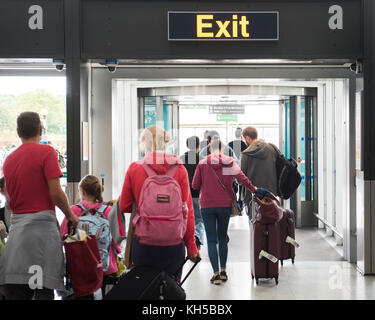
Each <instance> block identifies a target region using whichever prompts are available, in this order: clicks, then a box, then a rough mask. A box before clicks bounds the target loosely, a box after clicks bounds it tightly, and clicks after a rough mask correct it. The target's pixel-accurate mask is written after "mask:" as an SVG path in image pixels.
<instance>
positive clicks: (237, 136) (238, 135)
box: [234, 128, 242, 139]
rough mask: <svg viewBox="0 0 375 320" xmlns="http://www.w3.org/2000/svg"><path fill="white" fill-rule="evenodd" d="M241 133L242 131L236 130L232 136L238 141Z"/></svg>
mask: <svg viewBox="0 0 375 320" xmlns="http://www.w3.org/2000/svg"><path fill="white" fill-rule="evenodd" d="M241 133H242V129H241V128H237V129H236V131H235V132H234V135H235V137H236V138H237V139H240V138H241Z"/></svg>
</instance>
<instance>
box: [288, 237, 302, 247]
mask: <svg viewBox="0 0 375 320" xmlns="http://www.w3.org/2000/svg"><path fill="white" fill-rule="evenodd" d="M285 242H286V243H290V244H291V245H293V246H295V247H296V248H299V244H298V242H297V241H296V240H294V239H293V238H291V237H289V236H287V237H286V240H285Z"/></svg>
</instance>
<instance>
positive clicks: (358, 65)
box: [350, 60, 363, 74]
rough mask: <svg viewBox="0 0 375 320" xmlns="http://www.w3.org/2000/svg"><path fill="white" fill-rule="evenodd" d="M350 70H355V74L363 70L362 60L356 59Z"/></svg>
mask: <svg viewBox="0 0 375 320" xmlns="http://www.w3.org/2000/svg"><path fill="white" fill-rule="evenodd" d="M350 70H351V71H353V72H354V73H355V74H360V73H362V71H363V67H362V62H361V61H358V60H357V61H356V62H355V63H352V64H351V65H350Z"/></svg>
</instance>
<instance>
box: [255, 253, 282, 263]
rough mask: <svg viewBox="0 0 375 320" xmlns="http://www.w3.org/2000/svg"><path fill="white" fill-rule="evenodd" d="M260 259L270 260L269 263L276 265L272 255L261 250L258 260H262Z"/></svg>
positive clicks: (275, 259)
mask: <svg viewBox="0 0 375 320" xmlns="http://www.w3.org/2000/svg"><path fill="white" fill-rule="evenodd" d="M262 257H264V258H266V259H268V260H270V261H271V262H273V263H276V262H277V261H278V259H277V258H276V257H275V256H273V255H272V254H269V253H268V252H266V251H264V250H262V251H261V252H260V253H259V260H260V259H262Z"/></svg>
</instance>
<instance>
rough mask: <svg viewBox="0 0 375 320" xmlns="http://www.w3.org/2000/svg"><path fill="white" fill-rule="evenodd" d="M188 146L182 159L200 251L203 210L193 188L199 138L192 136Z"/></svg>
mask: <svg viewBox="0 0 375 320" xmlns="http://www.w3.org/2000/svg"><path fill="white" fill-rule="evenodd" d="M186 145H187V147H188V149H189V151H187V152H185V153H184V154H183V155H182V156H181V157H180V159H181V161H182V162H183V164H184V166H185V168H186V170H187V172H188V175H189V185H190V192H191V197H192V199H193V207H194V218H195V242H196V244H197V247H198V250H200V247H201V245H203V243H204V224H203V218H202V214H201V209H200V207H199V190H194V189H193V188H192V187H191V183H192V182H193V177H194V174H195V170H196V168H197V165H198V163H199V161H200V160H201V158H200V157H199V146H200V144H199V138H198V137H197V136H192V137H190V138H187V139H186Z"/></svg>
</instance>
